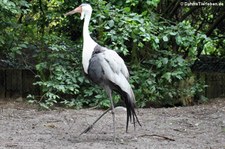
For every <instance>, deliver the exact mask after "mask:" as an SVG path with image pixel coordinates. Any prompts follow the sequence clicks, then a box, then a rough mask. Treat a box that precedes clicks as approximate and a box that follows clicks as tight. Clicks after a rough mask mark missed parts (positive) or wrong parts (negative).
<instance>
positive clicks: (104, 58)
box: [88, 45, 130, 92]
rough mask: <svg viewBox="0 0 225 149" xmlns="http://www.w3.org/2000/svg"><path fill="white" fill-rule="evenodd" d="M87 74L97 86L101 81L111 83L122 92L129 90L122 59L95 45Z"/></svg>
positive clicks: (127, 74)
mask: <svg viewBox="0 0 225 149" xmlns="http://www.w3.org/2000/svg"><path fill="white" fill-rule="evenodd" d="M88 74H89V77H90V79H91V80H92V81H93V82H95V83H97V84H100V82H102V81H103V80H104V81H111V82H112V83H114V84H116V85H118V86H120V87H121V89H123V90H124V91H127V92H129V91H128V90H130V85H129V83H128V78H129V72H128V69H127V67H126V65H125V63H124V61H123V59H122V58H121V57H120V56H119V55H118V54H117V53H116V52H115V51H113V50H109V49H107V48H104V47H101V46H99V45H97V46H96V47H95V50H94V52H93V54H92V58H91V59H90V61H89V67H88ZM104 83H106V82H104ZM101 85H102V84H101ZM128 88H129V89H128Z"/></svg>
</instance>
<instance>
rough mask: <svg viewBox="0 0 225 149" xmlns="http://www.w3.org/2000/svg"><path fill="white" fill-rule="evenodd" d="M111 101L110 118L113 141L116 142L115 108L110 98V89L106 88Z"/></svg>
mask: <svg viewBox="0 0 225 149" xmlns="http://www.w3.org/2000/svg"><path fill="white" fill-rule="evenodd" d="M106 91H107V94H108V96H109V99H110V102H111V109H112V118H113V141H114V142H116V126H115V108H114V102H113V99H112V91H111V90H110V89H108V90H106Z"/></svg>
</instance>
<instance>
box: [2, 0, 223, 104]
mask: <svg viewBox="0 0 225 149" xmlns="http://www.w3.org/2000/svg"><path fill="white" fill-rule="evenodd" d="M82 2H88V3H90V4H91V5H92V7H93V15H92V19H91V24H90V25H91V26H90V31H91V33H92V35H91V36H92V37H93V39H94V40H95V41H97V42H98V43H99V44H101V45H104V46H106V47H108V48H111V49H113V50H115V51H117V52H118V53H119V54H120V55H121V56H122V57H123V58H124V60H125V61H126V63H127V65H128V67H129V70H130V73H131V80H130V83H131V84H132V86H133V89H134V92H135V95H136V100H137V104H138V106H139V107H146V106H149V105H176V104H182V105H188V104H190V103H192V102H193V100H194V99H195V98H194V97H200V95H201V94H200V93H201V91H203V89H204V87H205V86H204V82H202V81H201V80H198V79H197V78H196V77H195V75H194V73H193V72H192V70H191V66H192V65H193V63H194V62H195V61H196V60H198V58H199V56H200V55H203V54H204V55H216V56H224V55H225V51H224V49H225V36H224V32H225V2H224V1H223V0H205V1H204V2H205V3H206V5H204V6H202V5H201V6H187V5H184V4H185V3H186V4H187V3H189V2H191V1H189V0H183V1H182V0H143V1H138V0H124V1H117V0H111V1H110V2H107V1H103V0H96V1H82V0H78V1H75V0H0V10H1V14H0V17H1V22H0V27H1V30H0V59H1V60H2V61H3V60H4V61H5V62H7V63H9V64H10V65H14V66H15V67H16V66H17V65H23V67H25V68H27V69H31V70H32V69H34V68H35V69H36V70H37V73H36V77H37V78H38V81H37V82H36V83H35V84H34V85H38V86H40V88H41V92H42V94H41V96H40V97H39V96H33V95H29V97H28V98H29V99H30V101H35V102H38V103H40V104H41V106H43V107H46V108H49V107H50V106H52V105H54V104H64V105H66V106H69V107H78V108H79V107H83V106H100V107H107V106H109V100H108V99H107V97H106V95H105V93H104V92H103V91H102V90H101V89H100V88H99V89H96V88H98V87H97V86H94V85H90V83H89V82H88V80H87V79H85V78H84V76H83V72H82V66H81V50H82V26H83V21H81V20H80V16H79V15H78V14H76V15H73V16H69V17H65V16H64V15H63V14H65V13H66V12H68V11H70V10H71V9H74V8H75V7H76V6H79V5H80V4H81V3H82ZM208 2H211V3H217V4H218V5H217V6H210V5H207V4H208ZM119 99H120V98H119V97H118V96H115V101H117V102H118V101H119Z"/></svg>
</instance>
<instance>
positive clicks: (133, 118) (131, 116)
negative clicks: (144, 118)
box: [121, 92, 141, 132]
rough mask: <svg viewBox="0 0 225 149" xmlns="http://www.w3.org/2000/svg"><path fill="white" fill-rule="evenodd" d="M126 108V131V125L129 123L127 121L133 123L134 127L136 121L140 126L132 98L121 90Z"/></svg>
mask: <svg viewBox="0 0 225 149" xmlns="http://www.w3.org/2000/svg"><path fill="white" fill-rule="evenodd" d="M121 96H122V98H123V100H124V102H125V105H126V108H127V124H126V132H127V131H128V125H129V121H130V122H131V123H133V125H134V128H135V124H136V122H137V123H138V124H139V125H140V126H141V123H140V121H139V120H138V117H137V114H136V112H135V103H134V99H132V98H131V97H130V96H129V94H127V93H125V92H123V94H122V95H121Z"/></svg>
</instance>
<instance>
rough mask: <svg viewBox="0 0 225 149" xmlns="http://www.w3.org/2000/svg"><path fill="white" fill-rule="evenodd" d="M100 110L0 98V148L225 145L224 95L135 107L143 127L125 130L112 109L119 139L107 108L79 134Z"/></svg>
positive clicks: (201, 148)
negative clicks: (48, 107)
mask: <svg viewBox="0 0 225 149" xmlns="http://www.w3.org/2000/svg"><path fill="white" fill-rule="evenodd" d="M102 112H103V111H101V110H88V109H82V110H72V109H62V108H58V109H56V110H52V111H39V110H38V109H37V108H31V107H30V106H29V105H25V106H24V103H18V102H9V103H5V102H4V103H3V102H0V149H3V148H16V149H17V148H19V149H31V148H32V149H42V148H43V149H44V148H46V149H50V148H54V149H61V148H63V149H77V148H83V149H106V148H107V149H111V148H112V149H115V148H118V149H123V148H127V149H164V148H166V149H225V99H223V100H216V102H213V103H210V104H206V105H200V106H192V107H179V108H159V109H154V108H151V109H138V116H139V119H140V121H141V123H142V125H143V126H142V127H139V126H137V128H136V131H134V129H133V126H132V125H130V127H129V133H125V123H126V115H125V112H124V111H120V112H117V113H116V121H117V123H116V132H117V143H116V144H114V143H113V141H112V138H113V133H112V118H111V114H110V113H108V114H107V115H106V116H105V117H104V118H103V119H101V120H100V121H99V122H98V123H97V124H96V125H95V127H94V129H93V130H91V132H89V133H87V134H84V135H82V136H81V137H79V138H78V137H77V136H78V135H79V133H80V132H82V130H84V129H85V128H86V127H87V126H88V124H90V123H92V122H93V121H94V120H95V119H96V117H98V116H99V115H100V114H101V113H102Z"/></svg>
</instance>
